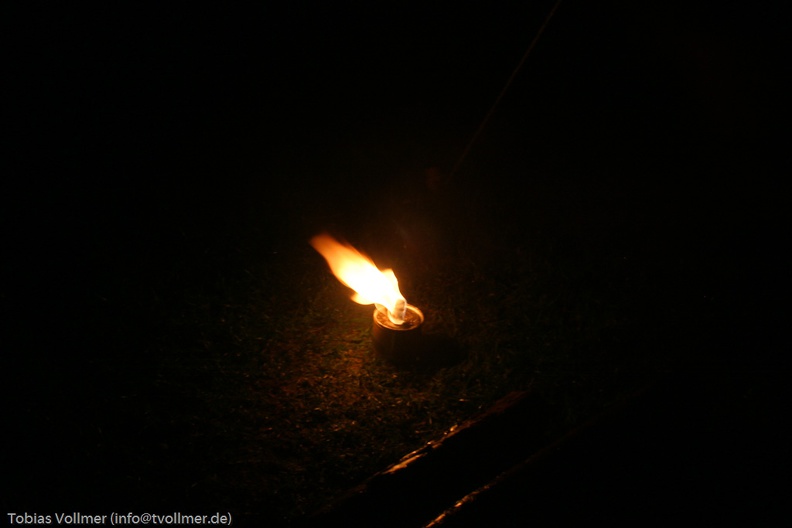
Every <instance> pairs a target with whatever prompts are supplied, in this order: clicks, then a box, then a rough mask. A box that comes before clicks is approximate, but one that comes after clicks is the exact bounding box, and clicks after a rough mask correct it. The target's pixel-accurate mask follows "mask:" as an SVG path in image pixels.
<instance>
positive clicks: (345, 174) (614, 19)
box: [0, 1, 789, 509]
mask: <svg viewBox="0 0 792 528" xmlns="http://www.w3.org/2000/svg"><path fill="white" fill-rule="evenodd" d="M260 4H261V5H259V6H257V7H244V8H243V7H234V6H229V5H220V4H217V5H214V6H212V7H208V6H204V5H197V4H196V5H192V4H179V5H171V4H168V5H160V6H157V7H150V6H138V5H128V6H125V7H121V6H118V5H115V4H107V5H102V6H92V7H90V8H89V7H77V6H61V7H57V8H46V9H45V8H44V7H41V8H40V9H38V10H36V8H32V7H30V8H24V9H22V8H19V9H17V8H15V7H9V6H5V7H3V8H2V13H3V14H2V18H3V19H5V20H4V26H9V27H10V28H11V31H8V32H6V33H7V34H6V39H5V41H6V44H5V46H4V47H5V50H4V56H5V57H6V58H7V59H8V60H7V61H4V62H5V63H6V64H7V65H6V66H5V68H4V70H5V71H4V74H3V77H4V82H3V85H4V88H3V103H2V104H3V107H4V114H5V115H7V116H9V117H8V118H4V119H3V121H4V127H3V128H4V129H5V130H6V134H5V136H6V139H4V141H3V152H4V154H3V158H4V160H3V161H4V163H3V165H4V167H5V169H4V170H3V171H2V172H3V176H2V183H1V184H0V189H1V190H0V194H1V196H0V202H1V203H2V212H1V213H0V215H1V216H0V218H2V233H3V239H4V243H3V246H4V250H3V254H4V256H3V258H2V263H1V264H0V271H1V273H2V290H0V296H1V297H0V301H2V310H3V311H2V316H3V319H4V321H5V323H4V324H3V334H4V338H3V343H4V344H3V349H4V350H3V351H2V355H3V369H2V370H3V374H2V376H3V378H5V379H6V382H5V383H4V384H5V385H6V388H7V389H9V390H8V395H7V396H4V398H6V401H5V402H4V405H9V406H13V405H15V404H14V401H15V398H17V397H18V396H19V395H20V394H29V393H30V392H31V391H32V392H39V391H42V392H43V393H44V394H46V392H47V390H48V388H47V386H46V383H45V384H44V385H40V380H39V378H37V376H38V374H37V373H38V367H37V366H38V365H39V364H40V363H41V362H44V363H46V364H47V365H50V366H51V369H53V370H56V369H58V368H60V367H61V366H63V365H67V366H68V365H69V364H70V363H71V362H72V361H73V360H74V358H82V359H85V360H86V361H90V359H91V358H94V357H97V356H99V355H103V354H108V355H110V356H111V357H112V354H115V353H118V354H124V353H126V352H125V348H124V347H120V348H119V350H109V349H104V348H102V347H104V344H105V342H106V341H103V340H98V341H92V336H94V335H97V334H102V335H104V337H103V338H102V339H104V340H106V339H108V338H107V335H105V334H103V332H102V331H98V332H97V331H95V330H96V328H95V327H94V325H100V326H101V325H103V324H105V323H106V322H107V321H109V320H112V319H114V318H126V319H129V320H130V321H133V323H134V324H137V323H138V322H139V323H140V325H141V329H142V330H141V332H142V334H143V335H144V334H145V332H147V331H149V329H148V327H145V325H147V324H150V323H149V317H148V315H147V314H141V313H138V312H133V311H132V310H131V309H128V308H126V306H127V305H126V303H125V300H127V299H131V298H135V296H136V295H137V293H138V292H140V291H143V290H145V289H146V288H147V285H148V284H150V283H162V282H163V281H167V280H169V279H168V277H169V273H172V270H173V269H179V270H181V271H180V272H179V273H181V274H182V275H184V274H190V273H194V275H195V276H194V278H187V279H185V278H184V277H183V276H182V277H180V278H179V279H178V280H179V281H181V282H179V284H191V282H190V281H193V282H194V283H200V282H201V280H202V279H201V277H203V276H204V275H206V274H207V273H210V271H208V270H211V269H213V268H215V267H218V266H219V267H223V266H233V265H234V263H233V258H234V257H233V255H234V254H235V253H234V252H235V250H236V249H235V248H239V247H252V246H255V247H256V248H258V249H257V251H261V252H262V255H266V254H272V253H276V252H283V251H288V250H289V249H290V248H294V247H297V246H300V247H302V246H303V245H305V244H306V243H307V240H308V238H309V237H310V236H312V235H314V234H316V233H318V232H320V231H322V230H325V229H329V230H331V231H333V232H335V233H339V234H342V235H344V236H346V237H348V238H349V239H350V240H352V241H353V242H357V241H371V240H372V239H374V240H379V242H375V243H374V244H373V248H374V249H371V251H374V252H375V253H376V251H377V249H379V250H380V251H382V252H383V253H384V254H387V253H388V251H389V250H390V249H392V248H391V247H390V246H389V243H388V242H387V241H385V242H383V241H382V237H384V238H385V239H388V237H391V236H395V235H394V233H397V231H398V230H396V229H395V228H393V224H392V223H389V219H393V218H403V217H404V216H405V215H407V213H406V212H405V211H406V209H405V208H409V204H411V203H415V202H416V201H417V200H422V199H431V198H426V197H427V196H429V197H431V196H434V194H436V193H447V194H450V195H452V196H460V197H463V202H465V203H470V204H472V207H474V208H476V215H474V216H472V217H471V218H475V219H480V218H481V217H483V216H486V215H487V214H489V213H491V215H490V216H489V218H491V220H490V221H489V223H487V224H486V225H483V226H482V225H479V224H477V225H470V224H467V223H466V222H468V221H470V220H466V219H465V218H460V219H459V222H458V227H459V229H460V230H468V231H469V230H475V229H482V230H483V231H487V230H491V231H493V232H495V233H502V234H503V233H506V234H503V235H502V236H504V237H506V236H510V237H513V238H514V240H515V241H514V244H515V246H519V245H520V243H521V241H520V236H521V235H520V233H521V232H522V231H521V222H527V221H528V219H529V218H532V217H531V213H530V211H526V209H527V208H530V207H531V204H537V203H542V200H543V198H542V196H541V195H538V196H537V195H528V194H526V193H529V192H530V189H533V188H536V187H535V186H533V184H534V183H535V182H547V181H552V182H553V185H557V186H558V187H559V188H562V189H566V191H565V192H568V195H569V203H568V205H565V206H564V205H562V206H561V207H559V208H557V209H554V211H555V213H554V214H555V215H557V217H558V218H564V222H572V223H579V224H580V225H581V226H582V227H581V230H580V233H582V234H581V237H587V236H591V237H596V236H597V235H596V232H597V226H594V225H588V224H587V222H588V219H587V217H586V214H585V210H586V208H589V209H594V210H597V211H603V210H611V209H612V210H613V211H616V212H614V213H613V214H614V215H617V216H619V218H620V219H621V221H624V222H627V223H629V222H631V221H635V222H636V223H637V224H640V223H644V224H650V225H651V229H653V230H654V232H657V233H660V235H659V236H658V238H659V239H661V240H664V244H665V246H664V247H665V248H668V249H669V250H671V251H673V250H676V249H677V248H683V250H681V253H682V254H684V255H685V257H684V258H687V259H694V260H696V259H700V260H696V261H695V262H693V263H691V264H690V265H691V266H696V267H697V270H701V269H705V270H706V269H709V268H708V267H709V266H714V267H713V268H712V269H713V276H717V279H715V278H713V279H712V284H711V285H710V286H711V287H710V289H709V290H707V291H712V292H716V293H717V295H719V296H723V297H724V298H728V299H730V302H734V303H736V304H738V305H739V309H737V308H735V309H734V310H736V311H733V310H732V308H731V305H729V306H730V307H729V308H723V314H724V317H726V318H727V319H728V320H729V321H731V323H734V321H735V320H737V321H741V322H742V323H744V325H745V326H744V327H742V328H736V329H735V328H734V325H733V324H731V325H730V328H729V330H728V335H729V337H728V339H736V340H738V341H739V342H741V343H744V344H746V346H751V347H755V350H754V351H752V353H753V354H755V355H756V356H758V357H761V358H766V360H767V364H768V365H777V363H775V362H776V361H777V360H778V358H779V356H780V355H781V354H780V350H781V348H782V347H781V343H782V341H781V339H782V338H781V332H780V331H779V330H780V329H781V328H784V327H786V326H788V323H789V318H788V310H785V309H781V310H777V309H776V306H782V303H781V301H782V297H783V292H784V291H785V286H786V282H787V279H786V277H784V276H783V273H785V272H786V271H787V269H788V268H787V266H786V265H785V264H784V262H783V258H782V253H783V252H784V251H783V250H784V247H785V246H786V245H787V238H788V237H787V235H786V230H785V229H783V227H782V226H783V223H784V222H783V218H784V216H785V215H784V209H785V208H786V206H787V203H786V202H787V200H786V198H785V196H784V194H783V192H782V190H783V188H784V185H783V178H782V176H783V177H785V178H788V177H787V176H786V174H787V173H788V172H789V156H788V155H787V153H786V152H785V149H786V148H787V145H786V140H785V136H784V135H783V134H782V133H780V131H783V130H785V129H786V127H787V126H788V123H789V120H788V112H787V109H786V108H785V105H784V104H783V103H784V99H785V98H786V92H785V90H784V86H783V84H782V80H783V79H784V78H786V77H788V75H789V60H788V56H787V55H786V51H785V50H787V49H788V44H789V42H788V41H789V36H788V28H786V27H785V26H784V24H783V23H782V21H781V20H782V19H781V17H780V16H778V13H775V12H773V11H772V10H770V9H768V8H765V7H762V6H760V5H758V4H757V5H750V4H748V5H741V3H737V2H724V3H720V4H719V5H718V7H717V8H715V9H709V8H705V7H694V6H691V5H689V4H688V3H680V5H681V6H683V7H677V6H675V5H671V4H669V3H665V2H663V3H657V5H655V6H653V7H647V6H641V7H638V6H635V5H633V3H623V5H619V3H612V2H608V3H607V5H606V6H597V7H595V6H594V5H593V4H592V3H588V2H563V3H562V4H561V6H560V8H559V9H558V11H557V12H556V14H555V16H554V18H553V19H552V21H551V22H550V25H549V26H548V28H547V30H546V31H545V33H544V34H543V36H542V38H541V39H540V41H539V42H538V45H537V46H536V48H535V49H534V50H533V52H532V54H531V55H530V57H529V58H528V60H527V62H526V63H525V64H524V66H523V67H522V69H521V70H520V71H519V72H518V75H517V76H516V78H515V80H514V82H513V84H512V85H511V86H510V88H509V90H508V91H507V93H506V94H505V97H504V98H503V99H502V101H501V102H500V104H499V106H498V107H497V109H496V111H495V113H494V114H493V117H492V119H491V120H490V122H489V123H488V126H487V127H486V129H485V130H484V132H483V133H482V135H481V136H480V137H479V139H478V140H477V141H476V143H475V144H473V145H472V148H471V150H470V152H469V154H468V156H467V158H466V159H465V161H464V162H463V163H462V164H461V165H460V167H459V170H458V171H457V172H456V173H454V174H451V170H452V168H453V167H454V165H455V163H456V162H457V161H458V160H459V158H460V156H461V155H462V152H463V151H464V149H465V146H466V145H467V143H468V141H469V140H470V138H471V137H472V136H473V134H474V133H475V131H476V129H477V127H478V126H479V124H480V123H481V120H482V119H483V118H484V116H485V115H486V114H487V112H488V111H489V109H490V108H491V106H492V104H493V103H494V102H495V99H496V97H497V96H498V94H499V93H500V91H501V90H502V89H503V87H504V85H505V84H506V81H507V79H508V78H509V76H510V75H511V73H512V71H513V70H514V68H515V66H516V65H517V64H518V63H519V61H520V58H521V57H522V56H523V53H524V52H525V50H526V49H527V48H528V46H529V44H530V43H531V41H532V40H533V38H534V37H535V35H536V33H537V30H538V28H539V27H540V26H541V24H542V22H543V20H544V19H545V17H546V16H547V13H548V12H549V11H550V9H551V8H552V6H553V2H549V1H539V2H505V3H491V2H471V3H458V4H455V5H453V6H450V4H449V6H445V7H441V6H440V5H435V4H433V3H425V4H423V5H420V6H418V7H411V6H408V5H406V4H404V3H387V4H381V3H376V4H371V5H367V6H355V7H352V6H343V7H338V6H337V5H334V4H330V3H319V2H304V3H286V2H284V3H273V2H264V3H260ZM4 32H5V31H4ZM526 189H529V190H526ZM591 191H593V194H592V192H591ZM589 196H598V197H603V196H604V197H605V199H604V201H601V202H597V203H590V201H589V198H588V197H589ZM405 204H407V205H405ZM581 204H582V206H580V207H578V206H579V205H581ZM576 215H578V216H576ZM545 221H546V222H547V224H548V227H547V229H549V230H552V225H551V224H552V223H553V221H554V220H553V218H551V217H548V219H547V220H545ZM413 228H415V226H413ZM417 229H419V230H420V228H417ZM397 234H398V233H397ZM405 236H406V235H405ZM499 236H501V235H499ZM526 236H527V235H526ZM583 243H584V244H585V243H586V241H585V240H584V241H583ZM377 244H379V246H378V245H377ZM680 258H681V257H680ZM185 262H194V265H190V266H185V264H184V263H185ZM702 263H704V264H702ZM686 265H687V264H685V263H682V264H680V267H684V266H686ZM719 266H720V267H719ZM184 270H187V271H184ZM697 273H698V271H697ZM703 289H705V290H706V289H707V288H703ZM736 314H739V315H736ZM743 317H747V318H748V319H743ZM152 324H153V323H152ZM111 326H112V325H111ZM144 327H145V328H146V329H145V330H144V329H143V328H144ZM715 339H720V340H722V341H726V340H727V338H725V337H720V338H718V337H716V338H715ZM69 342H79V343H81V346H80V347H77V348H75V349H74V350H72V349H69V346H68V344H67V343H69ZM130 346H131V345H130ZM99 348H102V350H101V351H100V350H99ZM782 363H783V364H785V365H788V362H786V361H782ZM52 365H54V366H52ZM785 368H786V367H785ZM75 379H76V381H75V383H82V382H84V381H85V380H80V379H79V374H78V375H77V378H75ZM45 382H46V378H45ZM39 397H42V396H40V395H39ZM43 397H46V396H43ZM77 404H79V402H77ZM15 416H24V415H15ZM25 419H29V420H34V418H32V417H27V418H24V417H23V418H20V420H25ZM6 425H8V424H6ZM15 427H19V428H22V429H24V428H25V427H27V423H26V422H24V421H22V422H18V423H17V424H15ZM4 460H6V459H4ZM4 463H5V462H4ZM3 473H5V471H3ZM0 504H2V506H3V507H4V508H5V509H8V508H12V507H13V505H11V504H5V503H3V502H2V501H0Z"/></svg>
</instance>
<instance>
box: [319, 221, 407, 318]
mask: <svg viewBox="0 0 792 528" xmlns="http://www.w3.org/2000/svg"><path fill="white" fill-rule="evenodd" d="M310 243H311V245H312V246H313V248H314V249H315V250H316V251H318V252H319V253H321V255H322V256H323V257H324V258H325V260H326V261H327V263H328V264H329V265H330V270H331V271H332V272H333V275H335V276H336V278H337V279H338V280H340V281H341V282H342V283H343V284H344V285H346V286H348V287H350V288H352V289H353V290H355V294H354V295H353V296H352V300H353V301H355V302H356V303H359V304H376V305H377V309H381V310H387V311H388V318H389V319H390V320H391V322H393V323H394V324H402V323H403V322H404V315H405V312H406V310H407V301H406V300H405V299H404V296H403V295H402V294H401V292H400V291H399V281H397V280H396V275H394V274H393V270H389V269H386V270H380V269H378V268H377V266H375V265H374V262H372V261H371V259H369V258H368V257H366V256H365V255H363V254H361V253H360V252H359V251H358V250H356V249H355V248H353V247H352V246H350V245H347V244H342V243H340V242H338V241H337V240H336V239H334V238H333V237H331V236H330V235H327V234H321V235H317V236H315V237H313V238H312V239H311V241H310Z"/></svg>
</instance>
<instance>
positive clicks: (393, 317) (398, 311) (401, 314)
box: [388, 299, 407, 325]
mask: <svg viewBox="0 0 792 528" xmlns="http://www.w3.org/2000/svg"><path fill="white" fill-rule="evenodd" d="M406 315H407V301H405V300H404V299H399V300H397V301H396V306H395V307H394V311H393V312H391V311H390V310H388V319H390V322H391V323H393V324H396V325H400V324H404V318H405V317H406Z"/></svg>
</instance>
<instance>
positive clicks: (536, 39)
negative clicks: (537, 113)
mask: <svg viewBox="0 0 792 528" xmlns="http://www.w3.org/2000/svg"><path fill="white" fill-rule="evenodd" d="M561 1H562V0H557V2H556V3H555V4H554V5H553V8H552V9H550V12H549V13H547V16H546V17H545V19H544V22H542V25H541V26H540V27H539V31H537V32H536V36H535V37H534V39H533V40H532V41H531V44H530V45H529V46H528V49H527V50H525V53H523V56H522V58H521V59H520V62H519V63H518V64H517V67H516V68H514V71H513V72H512V74H511V76H510V77H509V80H508V81H506V85H505V86H504V87H503V90H501V92H500V94H498V97H497V99H495V102H494V103H493V104H492V106H491V107H490V109H489V112H487V115H486V116H484V119H483V120H482V121H481V124H480V125H479V127H478V129H477V130H476V133H475V134H473V137H471V138H470V141H468V144H467V146H466V147H465V150H463V151H462V155H461V156H460V157H459V159H458V160H457V162H456V164H455V165H454V168H453V169H451V173H450V174H449V175H448V179H449V180H450V179H452V178H453V177H454V175H455V174H456V172H457V171H458V170H459V167H460V166H461V165H462V163H463V162H464V161H465V158H467V155H468V153H469V152H470V149H471V148H472V147H473V144H474V143H475V142H476V140H478V138H479V136H480V135H481V133H482V132H483V131H484V128H485V127H486V126H487V122H488V121H489V120H490V118H491V117H492V114H494V113H495V109H496V108H497V107H498V103H500V102H501V99H503V96H504V95H505V94H506V92H507V91H508V90H509V87H510V86H511V84H512V82H513V81H514V78H515V77H517V73H518V72H519V71H520V69H521V68H522V66H523V64H525V61H526V60H527V59H528V56H529V55H530V54H531V52H532V51H533V49H534V48H535V47H536V43H537V42H539V38H540V37H541V36H542V33H544V30H545V29H546V28H547V26H548V25H549V24H550V19H551V18H553V15H554V14H555V12H556V10H557V9H558V6H560V5H561Z"/></svg>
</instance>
